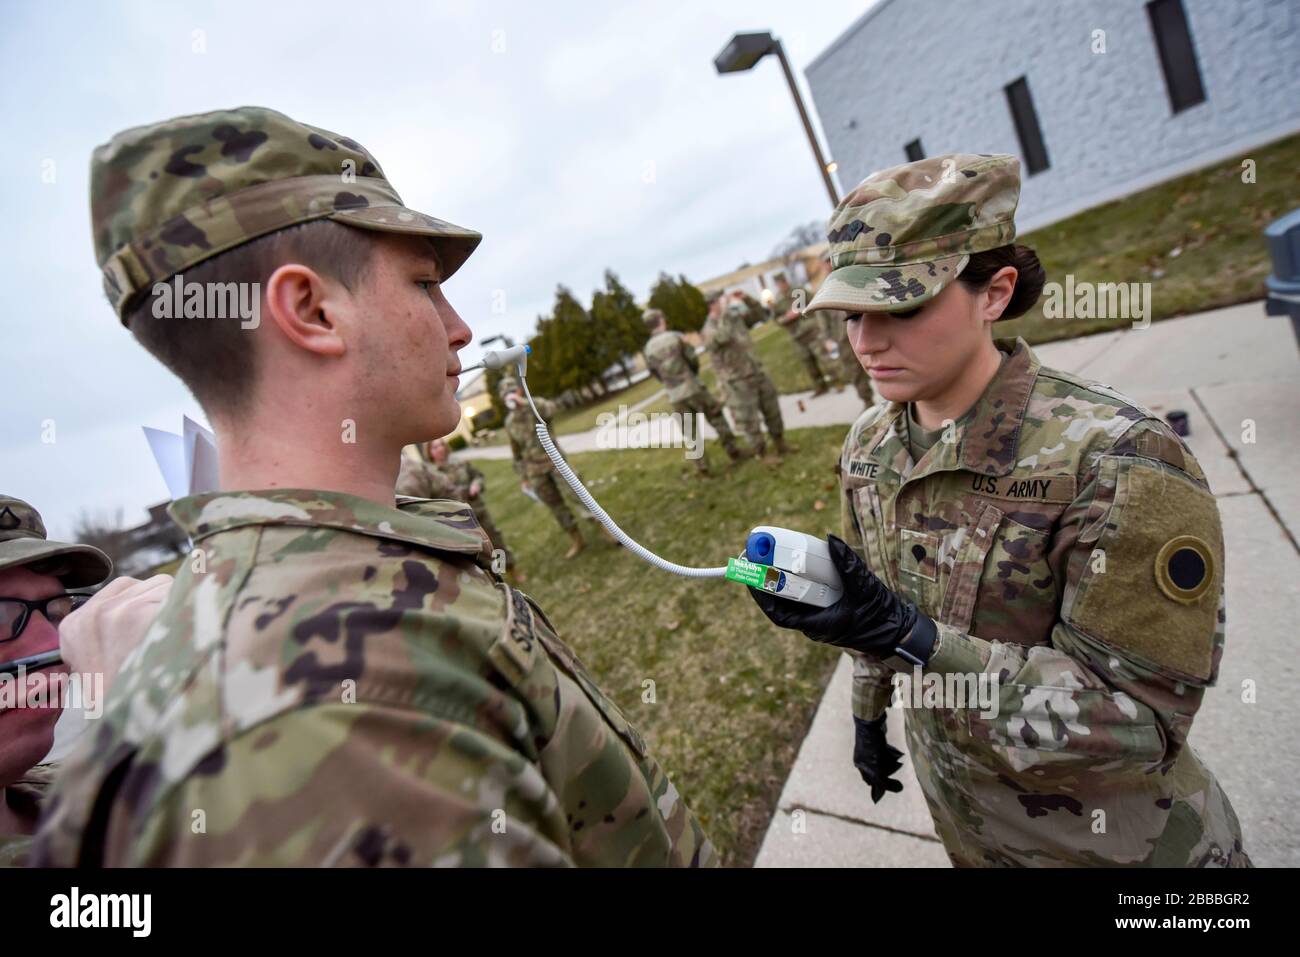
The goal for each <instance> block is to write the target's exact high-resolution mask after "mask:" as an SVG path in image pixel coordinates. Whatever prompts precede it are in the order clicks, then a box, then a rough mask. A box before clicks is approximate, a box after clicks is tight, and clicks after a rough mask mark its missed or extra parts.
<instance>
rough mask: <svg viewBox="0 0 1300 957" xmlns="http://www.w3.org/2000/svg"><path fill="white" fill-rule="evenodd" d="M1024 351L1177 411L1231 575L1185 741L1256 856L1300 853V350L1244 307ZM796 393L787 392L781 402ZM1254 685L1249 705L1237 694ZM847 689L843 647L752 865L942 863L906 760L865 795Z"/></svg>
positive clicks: (1284, 332) (1297, 856) (1295, 861)
mask: <svg viewBox="0 0 1300 957" xmlns="http://www.w3.org/2000/svg"><path fill="white" fill-rule="evenodd" d="M1035 351H1036V352H1037V354H1038V355H1039V357H1040V358H1041V359H1042V361H1043V362H1044V363H1045V364H1047V365H1050V366H1053V367H1055V368H1059V369H1064V370H1068V371H1072V372H1075V373H1078V374H1079V375H1082V376H1085V377H1087V378H1090V379H1095V380H1099V381H1101V382H1105V383H1107V384H1109V385H1113V386H1114V387H1115V388H1117V389H1119V390H1120V391H1122V392H1124V393H1126V394H1128V395H1130V396H1132V397H1133V398H1134V399H1135V400H1137V401H1138V402H1140V403H1142V404H1145V405H1147V406H1148V407H1150V408H1152V409H1153V410H1154V411H1156V412H1159V413H1160V414H1162V415H1163V414H1165V413H1167V412H1168V411H1170V410H1172V409H1181V410H1183V411H1185V412H1187V413H1188V417H1189V421H1190V425H1191V429H1192V434H1191V436H1190V438H1189V439H1188V444H1189V445H1190V446H1191V448H1192V450H1193V451H1194V452H1195V453H1196V455H1197V457H1198V458H1199V460H1200V462H1201V464H1202V466H1203V467H1204V468H1205V471H1206V474H1207V477H1208V478H1209V481H1210V487H1211V488H1212V489H1213V490H1214V493H1215V494H1216V495H1217V496H1218V498H1219V508H1220V511H1221V513H1222V516H1223V526H1224V534H1225V539H1226V547H1227V583H1228V584H1227V587H1228V599H1227V608H1228V640H1227V648H1226V653H1225V655H1224V660H1223V664H1222V666H1221V669H1220V673H1219V681H1218V684H1217V685H1216V686H1215V687H1214V688H1211V689H1210V690H1209V692H1207V694H1206V697H1205V701H1204V704H1203V705H1202V708H1201V711H1200V713H1199V715H1198V716H1197V718H1196V722H1195V725H1194V727H1193V731H1192V736H1191V740H1192V743H1193V744H1194V746H1195V747H1196V749H1197V751H1198V752H1199V753H1200V754H1202V755H1203V756H1204V757H1205V759H1206V762H1207V763H1208V764H1209V766H1210V767H1211V768H1212V769H1213V770H1214V772H1215V773H1216V774H1217V775H1218V777H1219V779H1220V781H1222V782H1223V785H1224V787H1225V789H1226V790H1227V792H1228V794H1229V796H1230V798H1231V800H1232V802H1233V806H1234V807H1235V808H1236V811H1237V814H1238V816H1239V817H1240V819H1241V824H1242V828H1243V831H1244V836H1245V842H1246V849H1247V851H1248V852H1249V853H1250V855H1251V857H1252V858H1253V859H1254V861H1255V863H1256V864H1257V865H1261V866H1274V867H1276V866H1296V865H1300V813H1297V811H1296V809H1295V804H1294V796H1295V794H1296V792H1297V790H1298V789H1300V749H1297V748H1296V746H1295V744H1294V734H1295V729H1296V728H1297V727H1300V695H1298V694H1297V691H1300V664H1298V663H1297V658H1296V651H1295V646H1294V639H1295V636H1296V634H1297V630H1298V628H1297V621H1298V620H1300V586H1298V585H1297V582H1298V581H1300V550H1298V549H1297V544H1296V541H1297V535H1300V479H1298V478H1297V474H1296V472H1297V469H1296V465H1297V460H1298V457H1297V455H1296V452H1295V445H1294V442H1295V441H1296V438H1297V437H1298V436H1300V356H1297V352H1296V345H1295V340H1294V337H1293V334H1292V331H1291V326H1290V323H1288V322H1287V321H1286V320H1285V319H1284V318H1281V317H1271V316H1266V315H1265V314H1264V309H1263V304H1262V303H1248V304H1245V305H1241V306H1233V307H1230V308H1227V309H1219V310H1215V311H1213V312H1207V313H1201V314H1198V315H1195V316H1188V317H1186V318H1182V319H1175V320H1170V321H1167V322H1162V323H1158V324H1155V325H1153V326H1151V327H1150V328H1148V329H1143V330H1137V329H1129V330H1124V331H1121V332H1111V333H1104V334H1101V335H1096V336H1089V337H1087V338H1084V339H1076V340H1071V341H1068V342H1061V343H1050V344H1047V345H1044V346H1041V347H1039V348H1038V349H1036V350H1035ZM840 397H841V398H842V397H843V394H841V396H840ZM792 398H794V397H783V408H784V406H785V403H786V400H787V399H792ZM826 398H829V397H823V398H822V399H821V400H820V401H825V399H826ZM827 411H828V412H829V411H830V410H829V409H828V410H827ZM853 417H856V416H850V417H849V419H851V418H853ZM830 421H847V420H841V419H838V418H835V419H832V420H830ZM809 424H827V423H826V422H818V423H809ZM791 425H792V427H793V423H791ZM1252 432H1253V434H1252ZM1250 684H1253V687H1254V690H1255V701H1254V703H1244V702H1243V701H1242V698H1243V688H1245V687H1247V686H1248V685H1250ZM850 685H851V669H850V667H849V664H848V659H847V658H843V659H841V662H840V665H839V667H838V668H837V670H836V672H835V675H834V677H833V678H832V680H831V683H830V685H829V686H828V687H827V689H826V693H825V695H824V697H823V699H822V703H821V705H820V706H819V708H818V711H817V715H816V717H815V719H814V721H813V725H812V728H811V730H810V731H809V733H808V736H807V738H805V740H804V743H803V746H802V748H801V749H800V751H799V756H798V758H797V759H796V761H795V764H794V767H793V769H792V770H791V773H790V777H789V779H788V780H787V781H786V785H785V789H784V790H783V792H782V794H781V798H780V801H779V802H778V806H777V810H776V813H775V815H774V816H773V818H772V822H771V825H770V826H769V828H768V833H767V836H766V838H765V840H764V843H763V846H762V848H761V850H760V851H759V855H758V859H757V861H756V866H759V867H791V866H795V867H799V866H822V867H824V866H846V867H889V866H909V867H927V866H933V867H945V866H947V865H948V859H947V856H946V855H945V854H944V852H943V848H942V846H941V845H940V844H939V843H938V841H937V839H936V838H935V836H934V831H933V828H932V826H931V822H930V814H929V811H928V809H927V808H926V804H925V800H924V798H923V796H922V795H921V791H920V787H919V786H918V785H917V783H916V777H915V775H914V773H913V771H912V766H911V762H910V759H907V758H905V763H904V767H903V770H902V772H901V774H900V779H901V780H902V781H903V791H902V793H901V794H891V795H888V796H886V797H885V798H884V799H883V800H882V801H881V803H880V804H877V805H873V804H872V803H871V799H870V796H869V794H868V791H867V788H866V786H865V785H864V784H863V783H862V781H861V779H860V778H859V776H858V773H857V771H856V770H855V769H854V768H853V765H852V758H851V756H852V752H853V724H852V721H851V718H850V710H849V696H850ZM902 730H903V721H902V715H900V714H898V713H897V711H895V713H893V714H891V715H890V722H889V737H890V740H891V743H893V744H894V746H895V747H897V748H899V749H900V750H902V751H903V752H904V754H906V751H907V747H906V744H905V743H904V740H903V733H902Z"/></svg>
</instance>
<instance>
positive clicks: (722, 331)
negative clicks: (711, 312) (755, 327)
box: [703, 318, 735, 349]
mask: <svg viewBox="0 0 1300 957" xmlns="http://www.w3.org/2000/svg"><path fill="white" fill-rule="evenodd" d="M703 335H704V343H705V348H708V349H716V348H718V347H724V346H727V345H729V344H730V343H731V341H732V340H733V339H734V338H735V330H734V329H733V328H732V327H731V325H730V324H729V323H727V322H725V321H724V320H723V319H721V318H718V319H710V320H709V321H708V322H707V323H705V325H704V330H703Z"/></svg>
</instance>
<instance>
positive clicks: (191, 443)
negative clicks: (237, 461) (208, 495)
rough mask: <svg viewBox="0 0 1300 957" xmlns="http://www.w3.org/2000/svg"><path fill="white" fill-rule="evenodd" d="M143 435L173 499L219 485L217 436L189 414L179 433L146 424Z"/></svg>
mask: <svg viewBox="0 0 1300 957" xmlns="http://www.w3.org/2000/svg"><path fill="white" fill-rule="evenodd" d="M144 437H145V438H146V439H147V440H148V442H149V448H150V450H151V451H152V452H153V457H154V461H155V462H157V463H158V471H159V472H161V473H162V477H163V481H164V482H165V483H166V484H167V491H168V492H169V493H170V494H171V497H172V500H173V501H174V500H176V499H178V498H185V497H186V496H187V495H196V494H198V493H199V492H212V491H215V490H216V489H217V488H218V487H219V480H218V476H219V471H218V468H217V442H216V438H215V437H214V436H213V434H212V433H211V432H210V431H208V430H207V429H205V428H204V427H203V426H201V425H199V424H198V423H197V422H195V421H194V420H193V419H191V418H190V417H189V416H184V417H182V421H181V433H180V434H179V435H177V434H175V433H172V432H164V431H163V430H162V429H151V428H149V427H148V426H145V427H144Z"/></svg>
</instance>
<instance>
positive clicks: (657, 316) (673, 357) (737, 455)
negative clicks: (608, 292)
mask: <svg viewBox="0 0 1300 957" xmlns="http://www.w3.org/2000/svg"><path fill="white" fill-rule="evenodd" d="M645 324H646V328H647V329H649V330H650V339H649V340H648V341H647V342H646V344H645V347H644V349H643V350H642V351H643V352H644V353H645V361H646V365H647V366H648V367H649V369H650V374H651V375H653V376H654V377H655V378H656V379H658V380H659V381H660V382H662V383H663V384H664V386H665V388H667V389H668V401H670V402H671V403H672V404H673V411H674V412H680V413H681V415H682V416H683V418H685V416H688V415H691V416H693V415H697V414H699V415H703V416H704V417H705V418H707V419H708V420H709V424H710V425H711V426H713V428H714V430H715V431H716V432H717V433H718V438H719V439H720V440H721V441H722V447H723V448H724V449H725V450H726V452H727V457H728V458H730V459H731V461H733V462H738V461H740V460H741V459H743V458H744V457H745V453H744V452H743V451H742V450H741V448H740V446H738V445H737V444H736V436H735V435H734V434H732V431H731V426H730V425H728V424H727V417H726V416H725V415H723V414H722V406H721V405H720V404H719V403H718V400H717V399H715V398H714V397H713V395H712V393H710V392H709V390H708V389H706V388H705V387H704V383H702V382H701V381H700V380H699V378H698V375H699V371H700V362H699V360H698V359H697V358H695V350H694V349H692V348H691V347H690V345H689V344H688V343H687V342H686V340H685V339H684V338H683V337H682V334H681V333H680V332H672V331H670V330H669V329H668V323H667V320H666V319H665V318H664V314H663V313H662V312H660V311H659V310H658V309H647V310H646V312H645ZM700 451H701V452H703V451H704V450H703V449H702V448H701V450H700ZM695 465H696V467H697V469H698V470H699V472H700V474H702V475H704V474H708V471H709V457H708V454H707V453H705V454H702V455H700V457H699V458H697V459H696V460H695Z"/></svg>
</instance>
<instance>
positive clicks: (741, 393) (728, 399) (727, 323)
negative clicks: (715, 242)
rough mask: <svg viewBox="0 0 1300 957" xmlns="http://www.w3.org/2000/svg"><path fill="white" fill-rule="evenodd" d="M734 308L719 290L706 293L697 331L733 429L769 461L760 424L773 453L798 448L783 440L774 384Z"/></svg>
mask: <svg viewBox="0 0 1300 957" xmlns="http://www.w3.org/2000/svg"><path fill="white" fill-rule="evenodd" d="M738 312H739V311H738V310H736V309H734V308H727V301H726V299H725V298H724V296H723V294H722V293H721V292H715V293H713V294H711V295H710V296H709V318H708V319H707V320H706V321H705V323H704V328H703V329H702V330H701V335H702V337H703V339H704V347H705V348H706V349H707V350H708V351H709V355H710V357H711V358H712V360H713V368H714V370H716V371H717V373H718V385H719V387H720V388H721V389H722V401H723V402H725V403H726V404H727V408H729V409H731V415H732V417H733V418H734V419H735V420H736V430H737V431H738V432H743V433H744V434H745V436H746V437H747V438H748V439H749V444H750V447H751V448H752V449H753V450H754V454H755V455H759V456H762V457H763V459H764V461H767V462H769V463H771V462H773V461H775V460H776V459H774V458H768V455H767V444H766V442H765V441H764V440H763V424H764V423H766V425H767V431H768V432H769V433H770V434H771V436H772V442H773V444H774V445H775V446H776V450H775V456H776V457H777V458H779V457H780V456H782V455H784V454H785V453H787V452H794V451H798V450H797V449H795V448H794V447H792V446H789V445H787V444H786V441H785V423H784V422H783V421H782V420H781V403H780V401H779V399H778V398H777V394H776V386H774V385H773V384H772V380H771V379H770V378H768V375H767V373H766V372H764V371H763V366H762V363H760V362H759V361H758V356H757V355H756V354H755V352H754V344H753V342H751V341H750V338H749V330H748V329H746V328H745V320H744V319H743V318H741V316H740V315H739V314H738Z"/></svg>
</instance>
